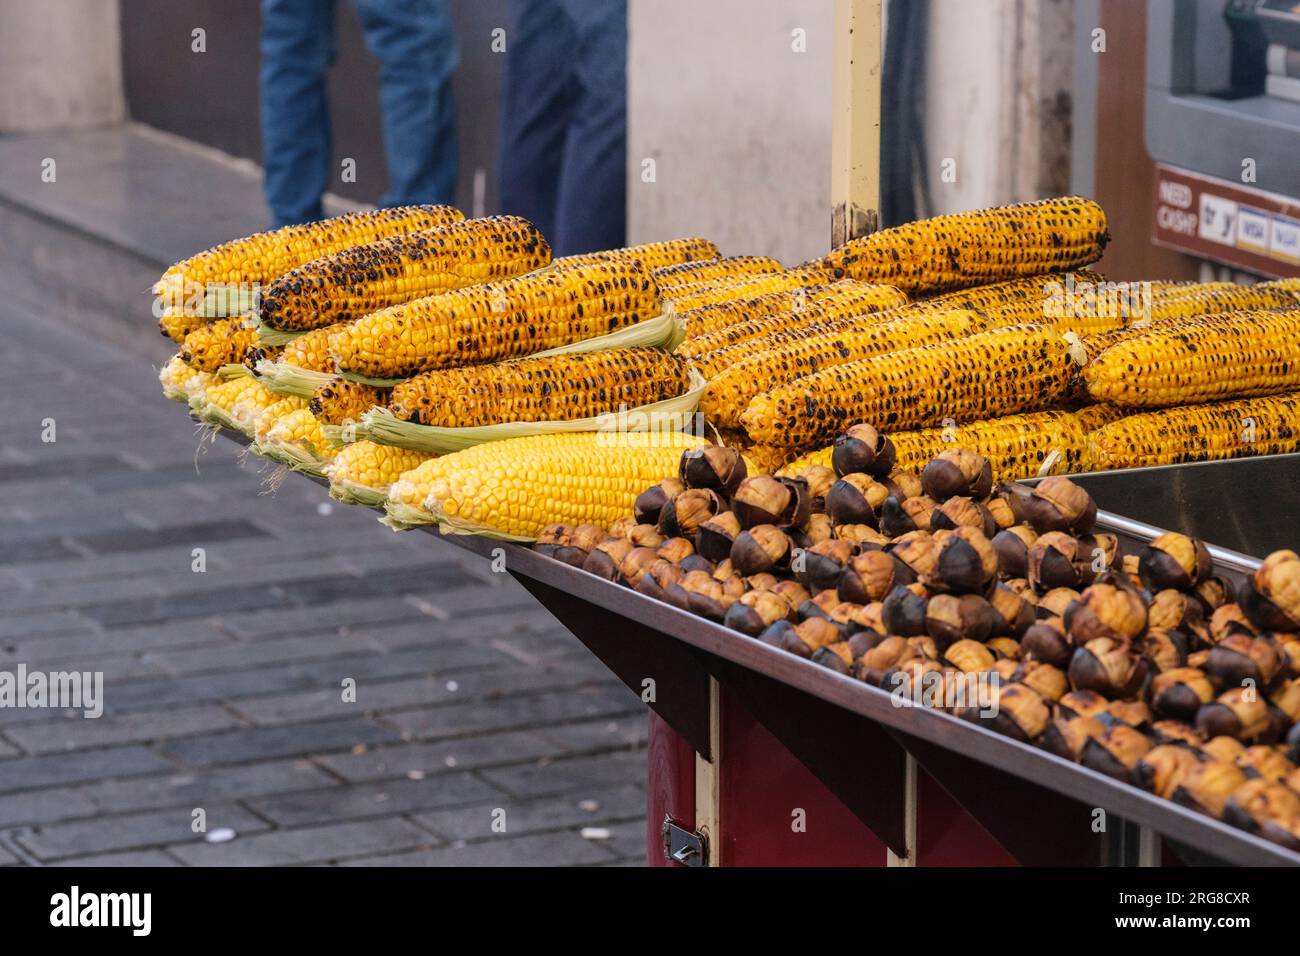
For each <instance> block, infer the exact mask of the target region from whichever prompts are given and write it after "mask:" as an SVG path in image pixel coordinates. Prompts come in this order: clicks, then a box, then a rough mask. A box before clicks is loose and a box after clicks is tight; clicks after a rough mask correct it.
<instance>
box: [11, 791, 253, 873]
mask: <svg viewBox="0 0 1300 956" xmlns="http://www.w3.org/2000/svg"><path fill="white" fill-rule="evenodd" d="M199 807H200V808H201V809H203V810H204V811H205V812H206V815H207V822H206V825H207V832H208V833H211V832H212V831H213V830H216V829H218V828H222V827H229V828H230V829H232V830H234V831H235V833H236V834H252V833H262V832H265V831H267V830H269V829H270V824H268V823H267V822H266V821H265V820H262V819H261V818H259V817H257V816H254V815H253V814H251V813H249V812H248V811H247V810H245V809H243V808H242V807H240V806H238V805H237V804H220V803H218V804H213V805H212V806H204V805H202V804H200V805H199ZM195 809H196V808H195V807H172V808H168V809H161V810H148V811H145V812H143V813H124V814H118V815H116V816H102V817H96V818H95V819H93V820H81V821H77V822H74V823H54V824H49V825H47V826H43V827H40V828H39V829H37V830H35V831H34V832H32V833H26V834H23V835H22V836H20V837H19V842H20V843H22V845H23V847H24V848H25V849H26V850H27V851H28V852H30V853H33V854H34V855H36V856H37V857H39V858H40V859H41V860H56V859H59V858H60V857H70V856H83V855H86V854H90V853H106V852H110V851H113V850H137V849H143V848H147V847H156V846H162V845H164V844H168V845H174V844H178V843H190V842H193V843H202V842H203V841H204V837H205V835H204V834H203V833H195V832H194V831H193V829H192V826H193V821H194V818H193V816H192V814H193V811H194V810H195Z"/></svg>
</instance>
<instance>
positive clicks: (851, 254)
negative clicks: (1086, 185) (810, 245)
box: [825, 196, 1109, 294]
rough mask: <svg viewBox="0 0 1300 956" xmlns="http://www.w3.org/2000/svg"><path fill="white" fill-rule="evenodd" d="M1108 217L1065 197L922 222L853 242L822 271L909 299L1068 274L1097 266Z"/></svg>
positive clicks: (1094, 206) (1090, 204) (1093, 205)
mask: <svg viewBox="0 0 1300 956" xmlns="http://www.w3.org/2000/svg"><path fill="white" fill-rule="evenodd" d="M1108 239H1109V235H1108V233H1107V231H1106V214H1105V213H1104V212H1102V209H1101V207H1100V206H1099V205H1097V204H1096V203H1095V202H1093V201H1092V200H1091V199H1084V198H1081V197H1078V196H1067V197H1064V198H1061V199H1044V200H1040V201H1038V202H1031V203H1017V204H1015V205H1011V206H999V207H996V208H993V209H983V210H979V211H977V212H968V213H959V214H957V215H951V216H936V217H935V218H933V219H922V220H919V221H918V222H911V223H908V224H906V225H903V226H895V227H894V228H892V229H882V230H881V231H880V232H874V233H871V234H870V235H867V236H862V237H861V238H859V239H851V240H849V241H848V242H846V243H845V244H844V245H842V246H840V247H839V248H838V249H836V250H835V251H833V252H832V253H831V254H830V255H828V256H827V257H826V259H825V264H826V267H827V268H829V269H832V270H840V271H841V274H844V275H848V276H851V277H853V278H854V279H862V280H864V281H866V282H882V283H885V284H886V285H892V286H896V287H897V288H899V289H902V290H903V291H904V292H907V293H908V294H915V293H921V292H939V291H942V290H945V289H957V288H962V287H964V286H972V285H980V284H982V283H986V282H997V281H1000V280H1003V279H1011V278H1015V277H1016V276H1026V275H1035V274H1037V273H1041V272H1048V271H1052V270H1064V269H1072V268H1074V267H1076V266H1082V265H1087V264H1088V263H1090V262H1096V261H1097V260H1098V259H1100V258H1101V253H1102V249H1103V248H1104V247H1105V245H1106V242H1107V240H1108Z"/></svg>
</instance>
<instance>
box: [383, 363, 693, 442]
mask: <svg viewBox="0 0 1300 956" xmlns="http://www.w3.org/2000/svg"><path fill="white" fill-rule="evenodd" d="M689 388H690V381H689V377H688V374H687V371H686V367H685V365H684V364H683V363H682V362H681V361H680V360H679V359H677V358H675V357H674V356H672V355H669V354H668V353H667V352H664V351H662V350H661V349H611V350H609V351H603V352H583V353H577V354H574V355H554V356H548V357H545V358H531V359H529V358H525V359H515V360H514V361H510V362H501V363H498V364H495V365H474V366H466V367H464V368H453V369H442V370H439V371H434V372H425V373H424V374H422V375H417V376H415V377H414V378H410V379H407V380H406V381H404V382H400V383H398V384H397V385H396V386H394V388H393V396H392V400H391V402H390V403H389V409H390V411H392V413H393V414H394V415H396V416H397V417H398V418H401V419H405V420H406V421H411V422H416V423H418V424H421V425H438V426H441V427H444V428H464V427H473V426H478V425H495V424H498V423H500V422H545V421H573V420H575V419H579V418H591V417H594V416H597V415H603V414H606V413H609V412H617V411H618V410H619V409H620V408H624V409H632V408H637V407H639V406H641V405H648V404H650V403H652V402H658V401H662V400H663V399H666V398H672V397H674V396H676V395H681V394H682V393H683V392H686V391H688V390H689Z"/></svg>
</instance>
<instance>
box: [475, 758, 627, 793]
mask: <svg viewBox="0 0 1300 956" xmlns="http://www.w3.org/2000/svg"><path fill="white" fill-rule="evenodd" d="M480 775H481V776H482V777H483V779H485V780H487V781H488V782H489V783H493V784H495V785H496V786H498V787H500V788H501V789H503V790H505V791H506V792H507V793H512V794H516V795H520V796H522V795H525V794H526V795H529V796H547V795H551V794H557V793H565V792H569V791H575V790H593V789H599V788H602V787H612V786H617V785H619V784H624V783H627V782H628V781H629V780H637V779H642V780H643V779H645V754H644V753H637V752H633V751H628V750H619V751H614V752H612V753H609V754H601V755H599V756H587V757H572V758H569V759H565V760H552V761H550V762H547V763H543V764H535V765H531V766H528V765H521V766H516V767H500V768H494V769H487V770H482V771H480Z"/></svg>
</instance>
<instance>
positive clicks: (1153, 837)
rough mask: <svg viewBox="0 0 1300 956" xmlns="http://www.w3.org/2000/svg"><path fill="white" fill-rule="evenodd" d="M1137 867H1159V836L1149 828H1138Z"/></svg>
mask: <svg viewBox="0 0 1300 956" xmlns="http://www.w3.org/2000/svg"><path fill="white" fill-rule="evenodd" d="M1137 865H1138V866H1160V834H1159V833H1157V832H1156V831H1155V830H1152V829H1151V828H1150V827H1139V828H1138V851H1137Z"/></svg>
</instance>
